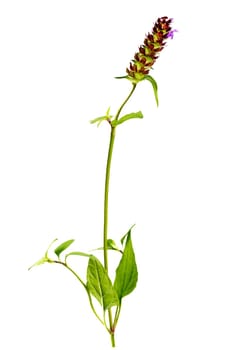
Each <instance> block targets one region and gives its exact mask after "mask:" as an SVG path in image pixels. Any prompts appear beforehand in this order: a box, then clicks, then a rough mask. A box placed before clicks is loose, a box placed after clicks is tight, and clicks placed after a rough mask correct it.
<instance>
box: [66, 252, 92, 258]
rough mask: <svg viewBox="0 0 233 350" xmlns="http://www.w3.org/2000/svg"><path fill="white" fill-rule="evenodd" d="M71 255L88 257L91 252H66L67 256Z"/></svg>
mask: <svg viewBox="0 0 233 350" xmlns="http://www.w3.org/2000/svg"><path fill="white" fill-rule="evenodd" d="M70 255H79V256H86V257H88V258H89V257H90V256H91V255H90V254H86V253H83V252H70V253H68V254H66V256H65V258H68V256H70Z"/></svg>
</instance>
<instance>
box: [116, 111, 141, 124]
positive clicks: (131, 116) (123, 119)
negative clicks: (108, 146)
mask: <svg viewBox="0 0 233 350" xmlns="http://www.w3.org/2000/svg"><path fill="white" fill-rule="evenodd" d="M135 118H140V119H142V118H143V114H142V112H141V111H138V112H133V113H129V114H126V115H124V116H123V117H121V118H120V119H119V120H113V121H112V126H117V125H120V124H122V123H124V122H126V121H127V120H129V119H135Z"/></svg>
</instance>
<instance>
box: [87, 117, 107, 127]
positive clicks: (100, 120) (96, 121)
mask: <svg viewBox="0 0 233 350" xmlns="http://www.w3.org/2000/svg"><path fill="white" fill-rule="evenodd" d="M108 119H109V117H108V116H106V115H105V116H103V117H98V118H95V119H92V120H90V123H91V124H94V123H98V124H97V126H99V125H100V123H101V122H102V121H104V120H108Z"/></svg>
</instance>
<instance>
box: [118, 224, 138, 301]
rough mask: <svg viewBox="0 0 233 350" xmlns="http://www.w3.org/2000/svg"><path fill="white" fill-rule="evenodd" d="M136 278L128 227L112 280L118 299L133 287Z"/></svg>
mask: <svg viewBox="0 0 233 350" xmlns="http://www.w3.org/2000/svg"><path fill="white" fill-rule="evenodd" d="M137 280H138V271H137V265H136V260H135V254H134V250H133V245H132V240H131V229H130V230H129V232H128V234H127V238H126V243H125V248H124V251H123V255H122V258H121V260H120V263H119V265H118V267H117V270H116V277H115V281H114V288H115V289H116V291H117V294H118V297H119V299H120V301H121V299H122V298H123V297H124V296H126V295H128V294H130V293H131V292H132V291H133V290H134V289H135V287H136V284H137Z"/></svg>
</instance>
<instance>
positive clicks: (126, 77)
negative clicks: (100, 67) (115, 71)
mask: <svg viewBox="0 0 233 350" xmlns="http://www.w3.org/2000/svg"><path fill="white" fill-rule="evenodd" d="M115 79H128V75H124V76H122V77H115Z"/></svg>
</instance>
